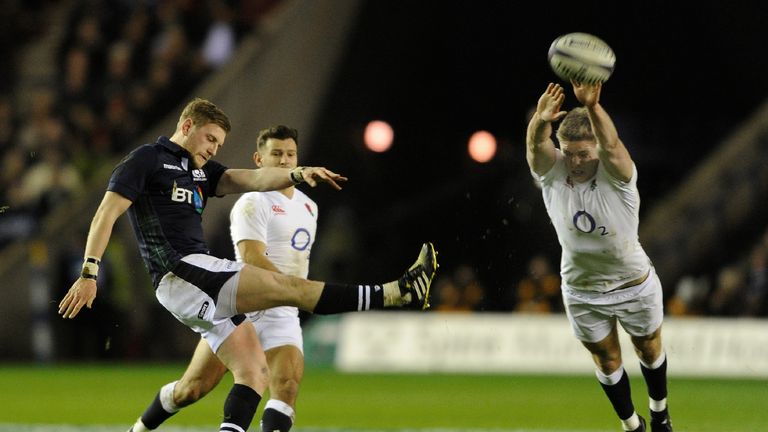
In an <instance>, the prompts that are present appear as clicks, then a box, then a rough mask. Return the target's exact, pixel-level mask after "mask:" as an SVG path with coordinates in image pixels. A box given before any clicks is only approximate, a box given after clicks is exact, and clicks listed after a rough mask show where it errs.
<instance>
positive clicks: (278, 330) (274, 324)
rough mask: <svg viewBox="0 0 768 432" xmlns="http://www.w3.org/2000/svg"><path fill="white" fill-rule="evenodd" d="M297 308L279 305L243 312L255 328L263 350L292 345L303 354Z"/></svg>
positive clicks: (302, 340) (302, 341)
mask: <svg viewBox="0 0 768 432" xmlns="http://www.w3.org/2000/svg"><path fill="white" fill-rule="evenodd" d="M298 312H299V310H298V309H296V308H295V307H290V306H280V307H276V308H272V309H267V310H263V311H258V312H248V313H247V314H245V315H246V316H247V317H248V319H249V320H250V321H251V322H252V323H253V326H254V328H256V333H257V334H258V335H259V341H261V346H262V348H264V351H269V350H271V349H272V348H277V347H281V346H285V345H293V346H295V347H296V348H298V349H299V351H301V353H302V354H304V338H303V336H302V333H301V322H300V321H299V314H298Z"/></svg>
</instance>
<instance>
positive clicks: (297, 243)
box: [291, 228, 312, 251]
mask: <svg viewBox="0 0 768 432" xmlns="http://www.w3.org/2000/svg"><path fill="white" fill-rule="evenodd" d="M311 242H312V236H311V235H310V234H309V231H307V230H306V229H304V228H299V229H297V230H296V232H294V233H293V237H291V247H292V248H294V249H296V250H298V251H303V250H307V248H308V247H309V244H310V243H311Z"/></svg>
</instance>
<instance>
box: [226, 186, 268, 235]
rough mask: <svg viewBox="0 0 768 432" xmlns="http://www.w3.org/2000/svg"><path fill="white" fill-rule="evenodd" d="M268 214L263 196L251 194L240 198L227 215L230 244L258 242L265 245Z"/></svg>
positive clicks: (255, 193)
mask: <svg viewBox="0 0 768 432" xmlns="http://www.w3.org/2000/svg"><path fill="white" fill-rule="evenodd" d="M269 217H270V212H269V206H268V205H267V203H266V200H265V198H264V196H263V195H262V194H260V193H258V192H251V193H247V194H244V195H243V196H241V197H240V198H239V199H238V200H237V202H235V205H234V206H232V211H231V212H230V214H229V222H230V224H229V226H230V234H231V235H232V243H233V244H235V245H237V244H238V243H239V242H241V241H243V240H258V241H260V242H262V243H267V224H268V222H269Z"/></svg>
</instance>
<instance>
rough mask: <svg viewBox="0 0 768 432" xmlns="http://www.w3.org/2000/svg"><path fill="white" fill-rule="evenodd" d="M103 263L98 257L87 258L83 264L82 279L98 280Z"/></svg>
mask: <svg viewBox="0 0 768 432" xmlns="http://www.w3.org/2000/svg"><path fill="white" fill-rule="evenodd" d="M100 262H101V261H100V260H99V259H98V258H96V257H91V256H87V257H85V261H84V262H83V271H82V272H81V273H80V277H81V278H83V279H93V280H96V279H97V278H98V276H99V263H100Z"/></svg>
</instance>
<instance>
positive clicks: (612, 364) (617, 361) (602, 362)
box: [581, 323, 621, 375]
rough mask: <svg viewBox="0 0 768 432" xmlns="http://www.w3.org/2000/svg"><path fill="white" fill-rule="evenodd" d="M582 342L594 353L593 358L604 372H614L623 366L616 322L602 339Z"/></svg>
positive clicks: (607, 373)
mask: <svg viewBox="0 0 768 432" xmlns="http://www.w3.org/2000/svg"><path fill="white" fill-rule="evenodd" d="M581 343H582V344H583V345H584V347H586V348H587V349H588V350H589V352H590V353H592V360H594V362H595V365H597V367H598V368H600V370H601V371H602V372H603V373H604V374H606V375H609V374H612V373H613V372H615V371H616V370H618V369H619V366H621V345H620V344H619V333H618V331H617V330H616V324H615V323H614V325H613V328H612V329H611V332H610V333H608V336H606V337H604V338H603V339H602V340H601V341H599V342H584V341H582V342H581Z"/></svg>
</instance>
